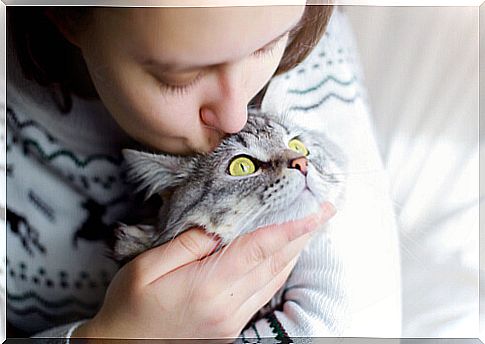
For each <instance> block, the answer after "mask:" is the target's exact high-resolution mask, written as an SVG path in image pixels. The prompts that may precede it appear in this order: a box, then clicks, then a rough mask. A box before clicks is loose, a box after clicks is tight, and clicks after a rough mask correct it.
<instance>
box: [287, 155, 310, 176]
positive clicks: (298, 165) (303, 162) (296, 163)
mask: <svg viewBox="0 0 485 344" xmlns="http://www.w3.org/2000/svg"><path fill="white" fill-rule="evenodd" d="M288 167H289V168H294V169H297V170H298V171H300V172H301V173H303V175H305V176H306V175H307V173H308V159H307V158H305V157H300V158H296V159H292V160H290V163H289V164H288Z"/></svg>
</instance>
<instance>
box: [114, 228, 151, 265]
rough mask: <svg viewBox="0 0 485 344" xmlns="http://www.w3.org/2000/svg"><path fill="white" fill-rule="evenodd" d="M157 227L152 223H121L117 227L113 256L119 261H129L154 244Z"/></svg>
mask: <svg viewBox="0 0 485 344" xmlns="http://www.w3.org/2000/svg"><path fill="white" fill-rule="evenodd" d="M156 235H157V229H156V227H155V226H152V225H141V224H140V225H134V226H128V225H125V224H123V223H120V224H119V226H118V227H117V228H116V229H115V237H116V240H115V244H114V247H113V258H114V259H116V260H117V261H127V260H130V259H132V258H134V257H135V256H137V255H138V254H140V253H142V252H143V251H146V250H148V249H149V248H151V247H152V246H153V241H154V239H155V238H156Z"/></svg>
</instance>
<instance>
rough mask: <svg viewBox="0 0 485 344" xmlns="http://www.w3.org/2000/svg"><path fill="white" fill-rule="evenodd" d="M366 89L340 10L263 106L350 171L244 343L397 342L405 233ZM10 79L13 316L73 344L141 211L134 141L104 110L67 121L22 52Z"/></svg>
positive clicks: (94, 106)
mask: <svg viewBox="0 0 485 344" xmlns="http://www.w3.org/2000/svg"><path fill="white" fill-rule="evenodd" d="M9 54H11V52H9ZM361 81H362V77H361V74H360V72H359V69H358V68H357V64H356V63H355V55H354V45H353V40H352V37H351V35H350V33H349V28H348V24H347V22H346V20H345V18H344V17H343V15H342V14H341V13H340V12H338V11H336V12H335V13H334V15H333V17H332V19H331V22H330V24H329V27H328V30H327V33H326V34H325V36H324V37H323V39H322V40H321V42H320V43H319V44H318V46H317V47H315V49H314V50H313V52H312V54H311V55H310V56H309V57H308V58H307V59H306V60H305V61H304V62H303V63H301V64H300V65H299V66H297V67H295V68H294V69H293V70H291V71H289V72H287V73H285V74H283V75H281V76H278V77H275V78H274V79H273V80H272V81H271V83H270V86H269V88H268V90H267V93H266V96H265V98H264V100H263V103H262V108H263V110H267V111H284V112H286V113H290V114H291V115H294V116H295V119H296V121H297V122H299V123H300V124H302V125H304V126H307V127H310V128H313V129H317V130H324V131H325V132H326V133H327V135H329V136H330V137H331V138H332V139H334V140H335V141H336V142H338V143H339V144H340V145H341V147H342V149H343V150H344V151H345V152H346V154H347V156H348V160H349V166H350V167H349V169H350V170H349V176H348V185H347V191H346V202H345V205H344V206H343V208H342V209H339V212H338V215H337V216H336V217H335V218H334V219H332V220H331V222H330V224H329V226H328V227H329V230H328V232H325V233H323V234H322V235H321V236H319V237H317V238H316V239H315V240H313V241H312V243H311V244H310V246H309V247H308V248H307V249H305V250H304V252H303V253H302V255H301V256H300V259H299V261H298V263H297V265H296V267H295V269H294V272H293V273H292V274H291V276H290V278H289V280H288V281H287V283H286V285H285V288H284V289H285V293H284V303H283V307H282V308H281V309H279V310H274V311H272V312H270V313H269V314H267V315H265V316H264V317H263V318H261V319H259V320H257V321H255V322H253V323H251V324H249V325H248V327H247V328H246V330H245V331H244V332H243V333H242V334H241V338H239V341H243V342H253V341H256V342H257V341H260V339H261V338H264V337H274V338H276V339H278V340H279V341H280V342H285V341H286V340H287V339H288V337H295V336H299V337H301V336H312V337H313V336H319V337H321V336H335V335H347V336H349V335H368V334H369V333H370V334H371V335H376V334H377V335H379V334H381V335H384V336H386V335H387V334H388V335H390V336H394V337H398V336H399V326H400V316H399V314H400V313H399V312H400V309H399V268H398V263H399V261H398V258H397V240H396V230H395V227H394V222H393V217H392V207H391V204H390V202H389V199H388V197H387V184H386V175H385V173H384V171H383V169H382V166H381V162H380V159H379V155H378V151H377V148H376V145H375V142H374V138H373V134H372V128H371V125H370V121H369V113H368V108H367V106H366V103H365V93H364V92H363V90H362V87H361ZM7 82H8V84H7V87H8V89H7V127H8V129H7V166H8V173H7V208H8V212H7V247H8V248H7V320H8V322H10V323H12V324H13V325H14V326H16V327H18V328H19V329H22V330H24V331H27V332H28V333H37V335H36V336H42V337H57V338H68V337H69V336H70V334H71V332H72V330H73V329H74V328H75V326H76V325H77V324H78V322H77V321H79V320H83V319H88V318H90V317H92V316H93V315H94V314H95V313H96V311H97V310H98V309H99V307H100V305H101V302H102V300H103V295H104V293H105V290H106V287H107V285H108V284H109V282H110V280H111V278H112V277H113V275H114V274H115V273H116V271H117V265H116V264H115V263H114V262H113V261H111V260H110V259H109V258H107V257H105V253H106V246H105V244H104V243H103V240H102V239H103V236H104V234H107V233H108V231H109V228H108V225H109V224H110V223H113V222H114V221H116V220H119V219H120V218H121V216H122V214H124V213H125V212H126V210H127V209H129V208H130V201H129V199H128V197H127V185H126V184H125V183H124V182H123V178H122V176H121V175H120V174H121V170H120V162H121V159H120V154H119V152H120V149H121V148H122V147H124V146H125V145H126V144H127V143H129V142H130V139H129V138H128V137H127V136H126V135H125V134H124V133H123V132H122V131H121V130H120V129H119V128H118V126H117V125H116V124H115V122H114V121H113V120H112V118H111V117H110V115H109V114H108V112H107V110H106V109H105V108H104V107H103V105H102V104H101V103H100V102H99V101H86V100H82V99H79V98H77V97H74V99H73V100H74V101H73V109H72V111H71V112H70V113H69V114H67V115H62V114H60V113H59V111H58V110H57V108H56V106H55V105H54V104H53V102H52V100H51V98H50V96H49V94H48V93H47V92H46V91H45V90H44V89H42V88H41V87H40V86H38V85H36V84H34V83H32V82H29V81H27V80H25V79H24V78H23V77H22V75H21V72H20V70H19V67H18V65H17V63H16V62H15V57H14V56H13V55H9V59H8V79H7ZM92 227H96V228H97V229H98V231H97V232H92V231H89V228H92ZM93 233H94V234H93ZM383 313H385V314H383ZM383 326H384V327H385V329H384V330H382V331H381V332H379V331H380V329H381V328H382V327H383ZM369 329H370V332H369ZM373 329H374V331H375V332H372V331H373ZM386 330H387V331H388V332H386ZM39 331H44V332H42V333H40V334H39V333H38V332H39ZM359 331H360V332H359ZM366 331H367V332H366ZM376 331H377V332H376ZM61 341H64V339H62V340H61Z"/></svg>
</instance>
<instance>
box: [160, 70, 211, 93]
mask: <svg viewBox="0 0 485 344" xmlns="http://www.w3.org/2000/svg"><path fill="white" fill-rule="evenodd" d="M184 74H185V73H184ZM202 75H203V73H202V71H200V72H197V73H190V75H187V74H186V75H180V76H178V77H176V76H170V77H168V76H164V77H159V76H154V77H155V79H156V80H157V82H158V84H159V86H160V90H161V91H162V92H169V93H173V94H178V95H183V94H186V93H187V91H189V89H190V88H192V87H193V86H195V85H196V84H197V83H198V82H199V80H200V79H201V77H202Z"/></svg>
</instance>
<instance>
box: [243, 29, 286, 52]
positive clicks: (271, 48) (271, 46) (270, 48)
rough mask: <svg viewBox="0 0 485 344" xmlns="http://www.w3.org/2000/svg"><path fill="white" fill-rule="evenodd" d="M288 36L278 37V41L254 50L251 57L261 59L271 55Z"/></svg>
mask: <svg viewBox="0 0 485 344" xmlns="http://www.w3.org/2000/svg"><path fill="white" fill-rule="evenodd" d="M287 36H288V33H286V34H284V35H283V36H281V37H279V38H278V39H276V40H274V41H272V42H270V43H269V44H267V45H265V46H264V47H262V48H261V49H258V50H256V51H255V52H253V53H252V54H251V55H252V56H255V57H263V56H267V55H271V54H272V53H273V52H274V51H275V48H276V47H277V46H278V44H279V43H280V42H281V41H282V40H284V39H285V38H286V37H287Z"/></svg>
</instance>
